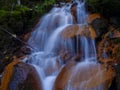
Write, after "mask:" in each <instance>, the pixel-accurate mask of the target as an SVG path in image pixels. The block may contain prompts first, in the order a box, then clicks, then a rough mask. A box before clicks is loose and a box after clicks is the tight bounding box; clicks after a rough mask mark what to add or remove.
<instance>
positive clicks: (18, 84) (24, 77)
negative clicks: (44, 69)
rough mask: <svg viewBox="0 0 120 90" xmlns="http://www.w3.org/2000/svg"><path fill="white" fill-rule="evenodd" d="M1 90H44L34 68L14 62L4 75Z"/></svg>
mask: <svg viewBox="0 0 120 90" xmlns="http://www.w3.org/2000/svg"><path fill="white" fill-rule="evenodd" d="M1 90H42V87H41V82H40V78H39V76H38V74H37V72H36V70H35V69H34V67H33V66H31V65H28V64H25V63H23V62H21V61H13V62H12V63H10V64H9V65H8V66H7V67H6V69H5V71H4V73H3V77H2V80H1Z"/></svg>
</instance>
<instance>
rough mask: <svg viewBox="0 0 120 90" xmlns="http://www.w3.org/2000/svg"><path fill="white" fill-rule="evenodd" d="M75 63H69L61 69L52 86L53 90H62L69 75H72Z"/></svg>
mask: <svg viewBox="0 0 120 90" xmlns="http://www.w3.org/2000/svg"><path fill="white" fill-rule="evenodd" d="M74 64H76V63H75V62H70V63H68V64H67V65H65V67H63V68H62V70H61V72H60V73H59V75H58V76H57V78H56V80H55V84H54V90H64V89H65V87H66V85H67V82H68V80H69V79H70V74H71V73H72V70H73V66H74Z"/></svg>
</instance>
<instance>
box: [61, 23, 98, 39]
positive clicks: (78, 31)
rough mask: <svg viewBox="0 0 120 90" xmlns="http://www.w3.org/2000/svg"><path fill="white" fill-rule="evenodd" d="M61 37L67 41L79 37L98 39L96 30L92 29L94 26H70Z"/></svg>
mask: <svg viewBox="0 0 120 90" xmlns="http://www.w3.org/2000/svg"><path fill="white" fill-rule="evenodd" d="M61 36H62V37H63V38H65V39H69V38H74V37H77V36H85V37H90V38H92V39H94V38H96V33H95V30H94V29H93V28H92V26H90V25H89V26H86V25H81V26H79V25H78V24H75V25H70V26H68V27H66V28H65V29H64V30H63V31H62V32H61Z"/></svg>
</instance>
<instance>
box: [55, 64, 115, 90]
mask: <svg viewBox="0 0 120 90" xmlns="http://www.w3.org/2000/svg"><path fill="white" fill-rule="evenodd" d="M113 78H114V71H113V69H111V68H108V69H105V67H104V66H102V65H100V64H96V63H79V64H74V63H71V64H67V65H66V66H65V67H64V68H63V69H62V70H61V72H60V73H59V75H58V77H57V79H56V81H55V86H54V89H55V90H64V89H66V88H71V89H73V90H74V89H76V90H94V89H96V90H97V89H98V88H99V87H100V86H101V87H102V88H103V89H102V90H108V88H109V86H110V85H111V82H112V79H113ZM67 86H68V87H67ZM69 86H70V87H69Z"/></svg>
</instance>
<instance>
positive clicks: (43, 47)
mask: <svg viewBox="0 0 120 90" xmlns="http://www.w3.org/2000/svg"><path fill="white" fill-rule="evenodd" d="M74 3H77V4H76V5H77V6H76V15H77V16H76V18H77V24H78V26H82V25H85V26H88V23H87V13H86V11H85V2H84V1H81V2H80V1H79V0H74ZM71 6H72V3H69V4H68V5H65V6H62V7H53V9H52V10H51V11H50V12H49V13H48V14H46V15H45V16H43V17H42V18H41V19H40V21H39V23H38V24H37V25H36V27H35V28H34V31H33V32H32V33H31V37H30V39H29V41H28V43H29V45H31V46H32V47H34V48H35V49H37V50H32V51H33V53H32V54H31V55H30V60H29V63H30V64H32V65H33V66H34V67H35V68H36V70H37V72H38V74H39V76H40V80H41V82H42V86H43V89H44V90H53V87H54V83H55V80H56V78H57V76H58V74H59V73H60V71H61V69H62V68H63V67H64V65H65V63H64V64H63V63H61V62H62V61H61V59H59V57H60V54H59V53H58V52H60V51H61V50H62V49H63V53H64V52H65V51H67V50H69V52H72V56H73V55H76V54H77V53H79V52H80V53H82V54H83V56H82V57H81V58H80V59H81V60H83V62H79V63H78V64H77V65H76V66H75V70H74V71H73V74H71V77H70V80H74V77H76V75H77V72H78V71H79V69H80V70H81V69H84V68H87V69H89V68H91V67H93V66H96V48H95V41H94V39H91V38H90V37H86V36H76V40H75V39H68V40H66V39H64V38H62V37H61V32H62V31H64V30H66V29H65V28H66V27H69V26H70V25H74V20H73V16H72V14H71V12H70V8H71ZM79 28H81V27H79ZM83 31H84V28H83ZM87 69H86V71H88V72H87V74H89V70H87ZM84 78H85V77H84ZM78 82H79V81H78ZM88 82H89V80H88V81H84V82H82V83H81V85H80V89H77V88H76V87H72V86H71V82H68V85H66V88H65V89H64V88H63V89H62V90H87V89H81V86H82V85H83V86H84V84H85V83H88ZM98 88H99V87H97V88H95V89H94V90H103V89H102V88H101V87H100V89H98Z"/></svg>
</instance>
